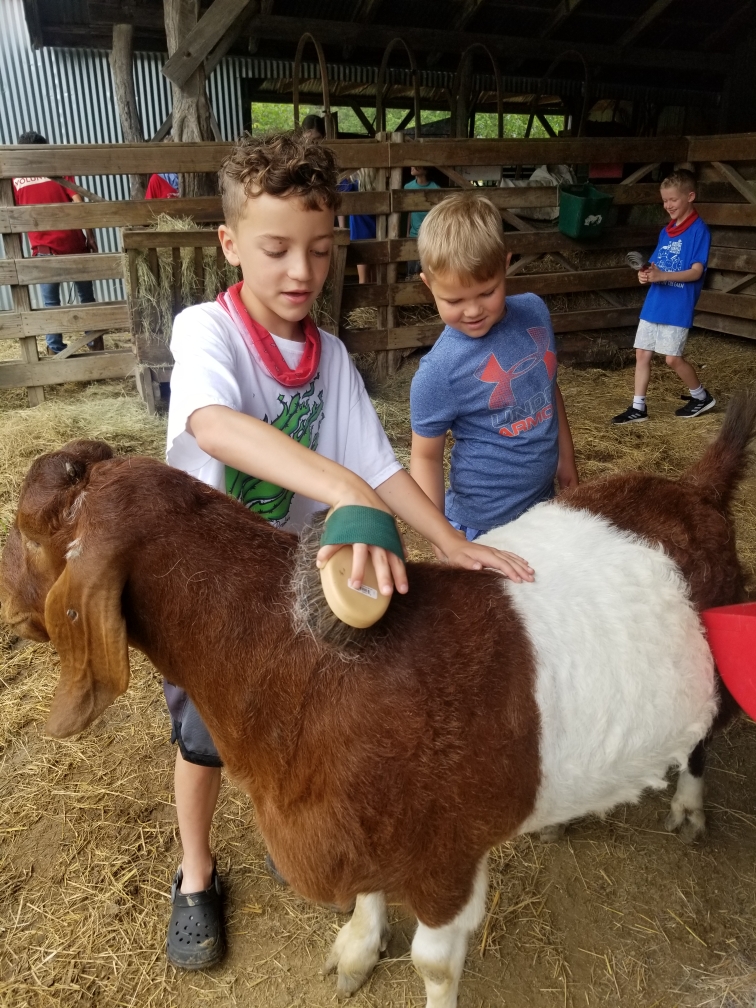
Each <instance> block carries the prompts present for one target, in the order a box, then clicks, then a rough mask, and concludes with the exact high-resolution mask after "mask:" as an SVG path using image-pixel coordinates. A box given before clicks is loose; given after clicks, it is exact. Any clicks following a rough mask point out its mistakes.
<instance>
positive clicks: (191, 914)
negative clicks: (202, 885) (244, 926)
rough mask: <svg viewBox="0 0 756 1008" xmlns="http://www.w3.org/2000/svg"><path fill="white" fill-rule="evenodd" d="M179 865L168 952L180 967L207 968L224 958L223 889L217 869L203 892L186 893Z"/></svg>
mask: <svg viewBox="0 0 756 1008" xmlns="http://www.w3.org/2000/svg"><path fill="white" fill-rule="evenodd" d="M182 877H183V872H182V871H181V869H180V868H179V870H178V871H177V872H176V876H175V878H174V880H173V885H172V887H171V903H172V904H173V911H172V913H171V921H170V924H169V925H168V938H167V941H166V954H167V956H168V961H169V962H171V963H172V964H173V965H174V966H178V967H179V969H185V970H203V969H208V968H209V967H210V966H214V965H215V964H216V963H217V962H219V961H220V960H221V959H222V958H223V954H224V952H225V951H226V942H225V934H224V926H223V890H222V889H221V884H220V879H219V878H218V873H217V872H216V870H215V869H213V877H212V879H211V880H210V885H209V886H208V888H207V889H205V890H203V891H202V892H196V893H182V892H181V880H182Z"/></svg>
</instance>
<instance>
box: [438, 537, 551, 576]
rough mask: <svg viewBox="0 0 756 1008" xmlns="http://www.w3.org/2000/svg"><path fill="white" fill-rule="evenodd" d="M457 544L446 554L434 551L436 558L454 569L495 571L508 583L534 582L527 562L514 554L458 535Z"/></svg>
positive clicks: (533, 574) (531, 570)
mask: <svg viewBox="0 0 756 1008" xmlns="http://www.w3.org/2000/svg"><path fill="white" fill-rule="evenodd" d="M459 539H460V541H459V543H454V544H453V546H452V548H451V549H447V551H446V553H445V554H443V553H440V552H439V551H438V550H436V556H438V557H439V559H441V560H446V561H447V563H450V564H452V565H453V566H454V567H465V568H466V569H467V570H483V568H484V567H487V568H489V569H490V570H497V571H499V572H500V573H501V574H503V575H504V577H508V578H509V580H510V581H516V582H518V583H519V582H521V581H535V572H534V571H533V568H532V567H531V566H530V564H529V563H528V562H527V560H523V559H522V557H519V556H517V554H516V553H508V552H507V550H499V549H494V548H493V547H492V546H484V545H483V544H482V543H475V542H468V541H467V539H465V537H464V536H463V535H461V534H460V537H459Z"/></svg>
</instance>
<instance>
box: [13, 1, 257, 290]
mask: <svg viewBox="0 0 756 1008" xmlns="http://www.w3.org/2000/svg"><path fill="white" fill-rule="evenodd" d="M108 55H109V54H108V52H107V51H105V50H90V49H50V48H44V49H36V50H35V49H32V47H31V42H30V40H29V34H28V31H27V28H26V22H25V20H24V10H23V4H22V2H21V0H0V144H12V143H15V142H16V140H17V139H18V136H19V134H21V133H23V132H24V131H26V130H30V129H34V130H37V131H38V132H39V133H42V134H43V135H44V136H46V137H47V139H48V140H49V141H50V143H120V142H121V141H122V140H123V134H122V132H121V124H120V121H119V119H118V112H117V110H116V107H115V99H114V97H113V81H112V77H111V73H110V64H109V62H108ZM165 60H166V56H165V55H162V54H160V53H136V54H135V56H134V83H135V89H136V96H137V104H138V106H139V112H140V116H141V119H142V128H143V129H144V133H145V136H146V137H151V136H153V135H154V134H155V133H156V132H157V130H158V128H159V127H160V125H161V123H162V122H163V121H164V119H165V118H166V116H167V115H168V113H169V112H170V110H171V88H170V84H169V82H168V81H167V80H166V78H165V77H164V76H163V75H162V73H161V72H160V71H161V68H162V66H163V63H164V62H165ZM250 71H251V60H250V59H245V58H239V57H226V58H225V59H223V60H222V61H221V62H220V64H219V65H218V67H217V68H216V70H215V72H214V73H213V75H212V77H211V78H210V80H209V82H208V93H209V96H210V102H211V104H212V107H213V111H214V112H215V116H216V118H217V120H218V125H219V126H220V130H221V134H222V135H223V137H224V138H226V139H232V138H234V137H236V136H238V135H239V134H240V133H241V132H242V103H241V87H240V84H239V81H240V78H241V77H244V76H249V75H250ZM76 181H77V182H78V183H79V184H80V185H82V186H85V187H86V188H87V189H91V190H92V191H93V192H96V193H98V195H100V196H104V197H105V198H106V199H128V196H129V183H128V176H126V175H87V176H77V178H76ZM96 234H97V241H98V245H99V248H100V250H101V251H102V252H117V251H118V248H119V245H118V231H117V230H116V229H115V228H101V229H97V231H96ZM24 242H25V243H26V239H25V238H24ZM27 253H28V247H27ZM95 292H96V296H97V299H98V300H100V301H110V300H114V299H119V298H122V297H123V296H124V292H123V284H122V283H121V281H120V280H112V281H111V280H100V281H97V282H96V283H95ZM31 294H32V304H33V305H34V307H41V300H40V298H39V292H38V290H37V289H36V288H32V290H31ZM61 300H62V301H63V303H68V302H73V301H74V300H75V298H74V294H73V287H72V285H71V284H64V285H63V289H62V290H61ZM10 307H11V300H10V291H9V290H8V288H7V287H0V309H8V308H10Z"/></svg>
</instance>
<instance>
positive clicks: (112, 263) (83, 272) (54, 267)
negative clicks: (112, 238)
mask: <svg viewBox="0 0 756 1008" xmlns="http://www.w3.org/2000/svg"><path fill="white" fill-rule="evenodd" d="M4 261H5V260H2V259H0V266H1V265H2V264H3V262H4ZM11 261H12V262H13V265H14V268H15V272H16V275H17V277H18V279H17V280H16V281H15V282H16V283H20V284H39V283H65V282H66V281H68V280H110V279H112V278H114V277H123V275H124V267H125V261H124V256H123V255H122V254H121V253H120V252H97V253H89V254H88V255H66V256H34V257H33V258H31V259H15V260H11ZM2 282H3V283H10V282H11V281H9V280H4V281H2Z"/></svg>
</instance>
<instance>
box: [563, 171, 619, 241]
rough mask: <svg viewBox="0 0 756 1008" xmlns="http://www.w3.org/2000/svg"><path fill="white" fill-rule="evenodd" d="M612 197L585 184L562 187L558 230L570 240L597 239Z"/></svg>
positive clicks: (589, 184)
mask: <svg viewBox="0 0 756 1008" xmlns="http://www.w3.org/2000/svg"><path fill="white" fill-rule="evenodd" d="M613 202H614V197H613V196H608V195H607V194H606V193H602V192H599V190H598V189H597V188H596V187H595V186H593V185H591V183H590V182H586V183H585V184H584V185H563V186H562V187H561V189H560V192H559V230H560V231H561V232H562V234H566V235H569V237H570V238H598V236H599V235H600V234H601V232H602V231H603V230H604V228H605V226H606V224H607V221H608V216H609V207H610V206H611V205H612V203H613Z"/></svg>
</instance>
